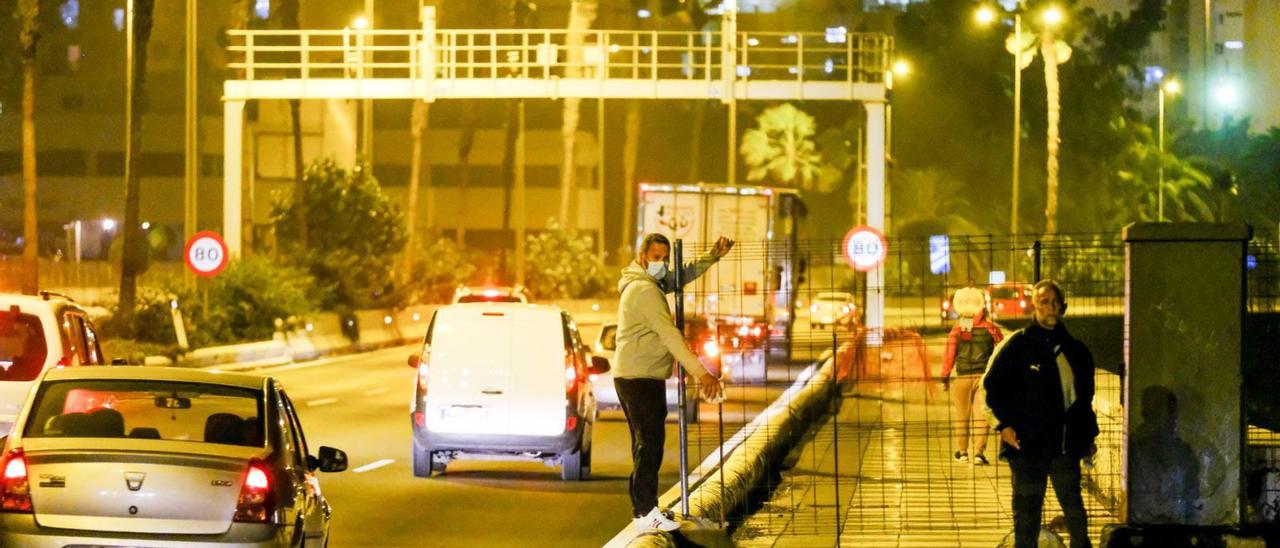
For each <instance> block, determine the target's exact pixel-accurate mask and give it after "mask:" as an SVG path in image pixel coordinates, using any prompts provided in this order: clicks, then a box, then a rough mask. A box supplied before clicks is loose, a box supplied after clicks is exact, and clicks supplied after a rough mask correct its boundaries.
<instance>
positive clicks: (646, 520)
mask: <svg viewBox="0 0 1280 548" xmlns="http://www.w3.org/2000/svg"><path fill="white" fill-rule="evenodd" d="M679 528H680V524H679V523H677V522H676V521H675V520H672V519H671V518H670V517H667V516H666V515H664V514H663V513H662V512H661V511H659V510H658V507H656V506H655V507H654V508H653V510H649V513H648V514H645V515H644V517H639V518H636V529H640V530H645V529H658V530H661V531H675V530H676V529H679Z"/></svg>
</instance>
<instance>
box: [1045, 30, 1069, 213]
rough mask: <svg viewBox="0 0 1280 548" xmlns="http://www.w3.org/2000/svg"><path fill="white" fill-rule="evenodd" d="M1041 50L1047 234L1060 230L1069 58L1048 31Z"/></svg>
mask: <svg viewBox="0 0 1280 548" xmlns="http://www.w3.org/2000/svg"><path fill="white" fill-rule="evenodd" d="M1040 51H1041V53H1042V54H1043V55H1044V87H1045V100H1046V101H1047V102H1048V114H1047V117H1046V124H1047V129H1046V131H1045V139H1046V141H1047V151H1048V152H1047V154H1046V156H1047V160H1046V162H1047V165H1046V168H1047V171H1046V178H1045V207H1044V215H1045V226H1044V231H1045V233H1046V234H1049V235H1053V234H1057V232H1058V145H1059V144H1060V143H1061V142H1062V139H1061V138H1060V137H1059V135H1058V123H1059V117H1060V115H1061V113H1062V96H1061V94H1060V90H1059V86H1058V64H1060V63H1063V62H1065V61H1066V59H1061V60H1060V59H1059V57H1060V56H1059V55H1058V53H1059V51H1058V45H1057V41H1056V40H1054V37H1053V33H1051V32H1049V31H1048V30H1046V31H1044V32H1042V33H1040Z"/></svg>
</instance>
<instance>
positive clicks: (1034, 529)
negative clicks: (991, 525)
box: [1009, 454, 1091, 548]
mask: <svg viewBox="0 0 1280 548" xmlns="http://www.w3.org/2000/svg"><path fill="white" fill-rule="evenodd" d="M1009 469H1010V470H1011V471H1012V473H1013V531H1014V538H1015V541H1016V542H1015V546H1017V548H1035V547H1036V546H1037V545H1038V542H1037V539H1038V538H1039V536H1040V517H1041V511H1042V510H1043V509H1044V495H1045V490H1046V484H1047V482H1046V480H1052V481H1053V492H1054V493H1057V495H1058V503H1059V504H1061V505H1062V513H1063V514H1064V515H1065V517H1066V519H1067V533H1068V534H1070V535H1071V548H1088V547H1089V546H1091V544H1090V542H1089V522H1088V515H1087V514H1085V511H1084V500H1083V499H1082V498H1081V497H1080V461H1079V460H1078V459H1072V458H1070V457H1067V456H1065V455H1058V456H1043V457H1042V456H1029V455H1021V454H1016V455H1013V457H1012V458H1011V459H1010V460H1009Z"/></svg>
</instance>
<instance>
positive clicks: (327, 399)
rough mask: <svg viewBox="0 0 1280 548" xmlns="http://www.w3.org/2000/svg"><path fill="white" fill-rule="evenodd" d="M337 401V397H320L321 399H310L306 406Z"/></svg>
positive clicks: (316, 405)
mask: <svg viewBox="0 0 1280 548" xmlns="http://www.w3.org/2000/svg"><path fill="white" fill-rule="evenodd" d="M337 402H338V398H321V399H318V400H311V401H309V402H307V406H308V407H320V406H321V405H329V404H331V403H337Z"/></svg>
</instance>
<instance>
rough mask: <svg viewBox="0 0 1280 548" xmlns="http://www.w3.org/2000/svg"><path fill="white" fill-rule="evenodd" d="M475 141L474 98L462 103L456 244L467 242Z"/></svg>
mask: <svg viewBox="0 0 1280 548" xmlns="http://www.w3.org/2000/svg"><path fill="white" fill-rule="evenodd" d="M475 142H476V104H475V101H474V100H470V99H468V100H465V101H464V102H463V103H462V135H461V136H460V138H459V139H458V171H459V176H458V196H459V198H458V203H459V205H458V207H459V209H460V210H461V211H462V212H463V214H462V215H459V216H458V231H457V239H458V245H466V244H467V227H466V224H465V223H466V221H467V215H466V211H467V191H468V190H470V187H471V147H472V146H473V145H475Z"/></svg>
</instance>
